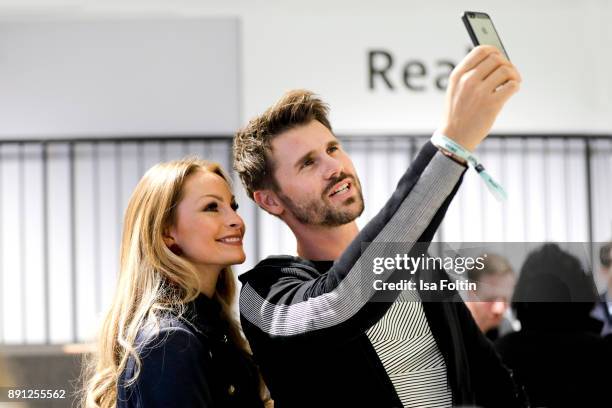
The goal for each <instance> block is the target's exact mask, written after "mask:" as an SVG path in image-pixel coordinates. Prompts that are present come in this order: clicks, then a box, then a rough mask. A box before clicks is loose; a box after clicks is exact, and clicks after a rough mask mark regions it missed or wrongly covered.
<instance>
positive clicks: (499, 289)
mask: <svg viewBox="0 0 612 408" xmlns="http://www.w3.org/2000/svg"><path fill="white" fill-rule="evenodd" d="M482 258H483V259H484V260H483V262H482V263H483V265H484V266H483V267H482V268H480V269H479V268H477V267H476V266H474V267H473V268H470V269H468V271H467V273H468V278H469V280H470V282H475V283H476V290H470V291H468V292H467V298H468V299H467V300H466V302H465V305H466V306H467V307H468V309H470V312H471V313H472V317H474V320H475V321H476V324H477V325H478V327H479V328H480V330H481V331H482V332H483V333H485V335H486V336H487V337H488V338H489V339H490V340H495V339H497V338H498V337H499V336H500V335H504V334H506V333H508V332H511V331H514V328H513V326H512V323H511V321H510V319H509V318H508V317H507V312H508V307H509V306H510V300H511V299H512V292H513V291H514V285H515V282H516V277H515V273H514V270H513V269H512V266H511V265H510V262H508V260H507V259H506V258H504V257H502V256H500V255H496V254H487V256H483V257H482Z"/></svg>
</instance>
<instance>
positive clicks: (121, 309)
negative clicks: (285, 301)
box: [81, 157, 249, 408]
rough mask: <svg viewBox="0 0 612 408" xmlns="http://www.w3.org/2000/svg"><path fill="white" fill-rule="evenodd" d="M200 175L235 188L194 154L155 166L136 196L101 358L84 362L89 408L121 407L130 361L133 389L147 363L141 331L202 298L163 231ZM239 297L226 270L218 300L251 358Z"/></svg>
mask: <svg viewBox="0 0 612 408" xmlns="http://www.w3.org/2000/svg"><path fill="white" fill-rule="evenodd" d="M196 171H205V172H211V173H214V174H218V175H219V176H220V177H222V178H223V179H224V180H225V181H226V182H227V183H228V185H229V184H230V179H229V177H228V176H227V175H226V174H225V172H224V171H223V170H222V169H221V167H220V166H219V165H218V164H217V163H213V162H209V161H205V160H200V159H198V158H195V157H190V158H186V159H182V160H176V161H171V162H166V163H160V164H157V165H156V166H154V167H152V168H151V169H149V170H148V171H147V172H146V174H145V175H144V176H143V178H142V179H141V180H140V182H139V183H138V185H137V186H136V189H135V190H134V193H133V194H132V197H131V198H130V202H129V204H128V207H127V210H126V213H125V219H124V224H123V237H122V240H121V256H120V273H119V281H118V284H117V289H116V292H115V295H114V299H113V301H112V305H111V307H110V310H109V311H108V313H107V315H106V318H105V319H104V323H103V325H102V328H101V331H100V334H99V339H98V343H97V353H96V354H94V355H92V356H91V358H90V359H89V361H88V362H87V363H86V365H85V373H84V384H83V389H82V396H81V405H82V406H84V407H87V408H93V407H95V408H98V407H100V408H110V407H114V406H115V404H116V400H117V382H118V380H119V377H120V375H121V373H122V372H123V370H124V369H125V366H126V363H127V361H128V358H129V357H130V356H131V357H132V358H133V359H134V360H135V361H136V370H135V374H134V377H133V378H131V379H128V384H130V383H133V382H134V381H135V380H136V378H137V377H138V374H139V370H140V364H141V362H140V359H139V357H138V354H137V351H136V348H135V346H134V342H135V339H136V336H137V334H138V331H139V330H140V329H142V328H143V327H145V326H146V327H157V328H159V321H160V317H161V315H162V314H163V313H167V312H173V313H175V314H177V315H179V316H180V315H182V314H183V313H184V311H185V304H186V303H188V302H190V301H192V300H194V299H195V298H196V297H197V296H198V294H199V290H198V288H199V277H198V273H197V272H196V270H195V268H194V266H193V265H192V264H191V263H190V262H189V261H187V260H186V259H184V258H182V257H180V256H178V255H176V254H174V253H173V252H172V251H171V250H170V249H168V247H167V246H166V244H165V243H164V241H163V233H164V231H165V230H166V228H168V227H169V226H171V225H173V223H174V222H175V221H176V219H175V217H176V213H175V209H176V206H177V204H178V203H179V202H180V200H181V198H182V189H183V185H184V183H185V181H186V179H187V177H189V176H190V175H191V174H193V173H194V172H196ZM235 294H236V283H235V280H234V277H233V275H232V273H231V270H230V269H229V268H225V269H224V270H223V271H222V272H221V274H220V276H219V279H218V281H217V287H216V290H215V295H214V297H215V299H216V300H217V301H218V302H219V304H220V305H221V310H222V314H223V318H225V320H226V321H228V322H229V327H230V333H229V338H230V340H231V341H232V342H233V343H234V344H236V346H238V348H239V349H241V350H242V351H244V352H245V353H249V349H248V344H247V343H246V340H245V339H244V338H243V337H242V334H241V331H240V328H239V326H238V323H237V322H236V320H235V318H234V316H233V313H232V309H231V305H232V304H233V301H234V297H235Z"/></svg>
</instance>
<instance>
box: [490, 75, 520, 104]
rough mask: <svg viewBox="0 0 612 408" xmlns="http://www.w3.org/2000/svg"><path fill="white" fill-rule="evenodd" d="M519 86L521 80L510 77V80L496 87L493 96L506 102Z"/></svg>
mask: <svg viewBox="0 0 612 408" xmlns="http://www.w3.org/2000/svg"><path fill="white" fill-rule="evenodd" d="M520 88H521V82H520V81H517V80H516V79H511V80H510V81H508V82H506V83H504V84H503V85H500V86H498V87H497V89H496V90H495V96H496V97H497V98H498V99H499V100H500V101H501V102H502V103H506V101H507V100H508V99H510V97H511V96H512V95H514V94H515V93H517V92H518V90H519V89H520Z"/></svg>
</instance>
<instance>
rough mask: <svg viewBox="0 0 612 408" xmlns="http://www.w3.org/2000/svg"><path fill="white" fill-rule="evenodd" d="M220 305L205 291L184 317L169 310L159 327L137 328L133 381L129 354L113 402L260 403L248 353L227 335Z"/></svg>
mask: <svg viewBox="0 0 612 408" xmlns="http://www.w3.org/2000/svg"><path fill="white" fill-rule="evenodd" d="M227 333H228V330H227V323H226V322H225V321H224V320H223V319H221V317H220V306H219V305H218V304H217V303H216V302H215V301H213V300H211V299H209V298H207V297H206V296H204V295H200V296H199V297H198V298H197V299H196V300H195V301H194V302H192V303H190V304H188V306H187V311H186V313H185V315H184V317H183V318H181V319H179V318H177V317H176V316H175V315H173V314H168V315H166V316H165V317H163V318H162V319H161V325H160V330H159V331H154V330H149V331H145V330H141V331H140V332H139V335H138V337H137V340H136V348H137V351H138V355H139V357H140V360H141V367H140V373H139V375H138V377H137V379H136V382H135V383H133V384H132V385H127V384H126V382H127V381H128V380H129V379H130V378H131V377H132V376H133V375H134V372H135V369H136V367H135V361H134V359H133V358H131V357H130V358H129V359H128V362H127V365H126V368H125V370H124V371H123V373H122V374H121V376H120V378H119V381H118V390H117V391H118V393H117V408H128V407H129V408H136V407H138V408H141V407H143V408H151V407H153V408H154V407H160V408H161V407H207V408H208V407H263V404H262V402H261V399H260V397H259V379H258V378H259V375H258V372H257V369H256V367H255V365H254V363H253V362H252V361H251V359H250V358H249V356H247V355H245V354H244V353H243V352H242V351H240V350H239V349H237V348H236V347H235V346H234V345H233V344H231V343H230V342H229V341H228V337H227Z"/></svg>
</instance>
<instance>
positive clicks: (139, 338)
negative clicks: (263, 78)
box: [82, 158, 263, 408]
mask: <svg viewBox="0 0 612 408" xmlns="http://www.w3.org/2000/svg"><path fill="white" fill-rule="evenodd" d="M229 180H230V179H229V177H228V176H227V175H226V174H225V173H224V172H223V171H222V169H221V168H220V167H219V165H217V164H215V163H211V162H207V161H203V160H198V159H195V158H193V159H192V158H188V159H184V160H178V161H172V162H167V163H161V164H158V165H156V166H154V167H152V168H151V169H149V170H148V171H147V173H146V174H145V175H144V177H143V178H142V179H141V180H140V182H139V183H138V185H137V186H136V189H135V191H134V193H133V194H132V197H131V198H130V202H129V204H128V208H127V211H126V214H125V220H124V224H123V238H122V242H121V258H120V272H119V281H118V284H117V289H116V292H115V296H114V299H113V301H112V304H111V306H110V310H109V312H108V314H107V315H106V319H105V321H104V324H103V326H102V329H101V331H100V334H99V340H98V350H97V353H96V354H95V355H94V357H93V360H92V361H91V362H90V365H89V368H88V371H87V373H88V374H87V378H86V383H85V387H84V395H83V401H82V402H83V405H84V406H85V407H88V408H89V407H104V408H110V407H117V408H127V407H133V408H136V407H147V408H155V407H160V408H161V407H207V408H210V407H253V408H257V407H263V402H262V394H263V392H262V390H263V386H262V385H261V380H260V376H259V374H258V370H257V368H256V366H255V365H254V363H253V362H252V360H251V356H250V351H249V348H248V345H247V343H246V341H245V339H244V338H243V336H242V334H241V331H240V328H239V326H238V323H237V321H235V319H234V317H233V311H232V304H233V302H234V296H235V291H236V289H235V278H234V276H233V274H232V271H231V269H230V265H234V264H239V263H242V262H243V261H244V259H245V254H244V250H243V248H242V237H243V235H244V230H245V227H244V223H243V221H242V219H241V218H240V216H239V215H238V214H237V212H236V210H237V209H238V205H237V204H236V202H235V200H234V196H233V195H232V192H231V190H230V185H229Z"/></svg>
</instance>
